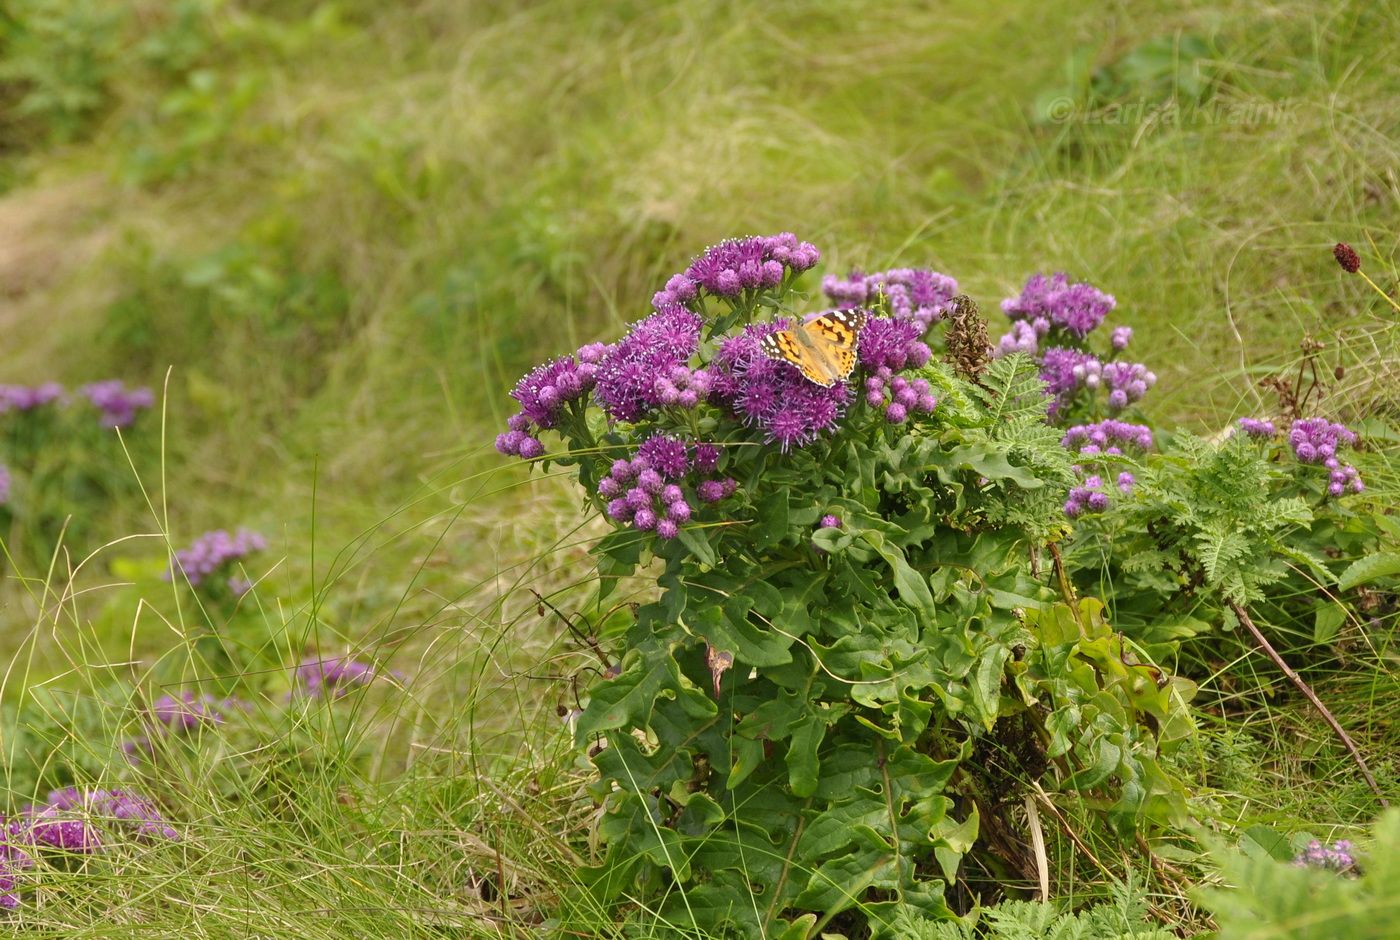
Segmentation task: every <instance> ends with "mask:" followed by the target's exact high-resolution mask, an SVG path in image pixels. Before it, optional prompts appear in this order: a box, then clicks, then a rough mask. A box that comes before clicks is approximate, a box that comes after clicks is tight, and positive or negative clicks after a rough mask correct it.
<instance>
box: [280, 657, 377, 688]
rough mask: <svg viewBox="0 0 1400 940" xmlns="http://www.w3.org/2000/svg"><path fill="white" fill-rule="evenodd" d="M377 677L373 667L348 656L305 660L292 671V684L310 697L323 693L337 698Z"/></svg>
mask: <svg viewBox="0 0 1400 940" xmlns="http://www.w3.org/2000/svg"><path fill="white" fill-rule="evenodd" d="M378 677H379V673H378V672H377V671H376V670H375V668H374V667H373V666H371V665H369V664H368V663H362V662H359V661H358V660H354V659H350V658H349V657H348V656H332V657H330V658H329V659H315V658H311V659H305V660H302V663H301V665H300V666H298V667H297V671H296V683H297V684H298V685H299V686H300V688H301V690H302V691H304V692H305V693H306V694H307V695H309V696H311V697H312V698H317V697H320V696H323V695H325V696H329V697H331V698H340V697H341V696H343V695H348V694H349V693H350V692H352V691H354V690H355V689H357V688H363V687H364V686H367V685H369V684H370V683H371V682H373V681H374V680H375V679H377V678H378Z"/></svg>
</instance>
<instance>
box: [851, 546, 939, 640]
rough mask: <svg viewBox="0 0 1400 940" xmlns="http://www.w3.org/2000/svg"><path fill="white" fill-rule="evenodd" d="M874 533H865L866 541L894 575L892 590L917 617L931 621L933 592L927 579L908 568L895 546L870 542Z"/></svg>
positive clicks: (933, 611)
mask: <svg viewBox="0 0 1400 940" xmlns="http://www.w3.org/2000/svg"><path fill="white" fill-rule="evenodd" d="M874 534H875V533H866V539H867V541H870V544H871V546H872V547H873V548H874V549H875V551H877V552H879V553H880V557H881V558H883V559H884V560H885V563H886V564H887V565H889V566H890V572H891V573H892V574H893V575H894V588H895V590H896V591H898V592H899V599H900V600H902V601H904V603H906V604H908V605H909V606H910V607H912V608H913V609H914V610H915V612H916V613H918V614H919V616H921V617H923V618H926V619H929V620H931V619H933V617H934V615H935V614H936V613H937V611H936V609H935V608H934V604H933V592H932V591H930V590H929V586H928V579H926V578H925V577H924V576H923V575H921V574H920V573H919V572H917V571H915V570H914V569H913V568H911V567H909V562H908V561H907V560H906V559H905V557H904V552H903V551H901V550H900V548H899V547H898V546H896V545H891V544H890V543H889V542H888V541H886V540H884V539H874V540H871V539H870V536H872V535H874Z"/></svg>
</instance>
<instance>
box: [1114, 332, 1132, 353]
mask: <svg viewBox="0 0 1400 940" xmlns="http://www.w3.org/2000/svg"><path fill="white" fill-rule="evenodd" d="M1109 338H1110V342H1111V344H1112V345H1113V348H1114V349H1116V350H1118V351H1119V352H1122V351H1123V350H1124V349H1127V348H1128V344H1129V343H1131V342H1132V341H1133V328H1132V327H1131V326H1115V327H1114V328H1113V332H1112V333H1110V334H1109Z"/></svg>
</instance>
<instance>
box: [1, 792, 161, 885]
mask: <svg viewBox="0 0 1400 940" xmlns="http://www.w3.org/2000/svg"><path fill="white" fill-rule="evenodd" d="M94 821H96V822H103V823H108V824H111V825H114V826H116V827H118V828H119V829H124V830H126V831H127V832H128V833H130V834H131V835H133V836H135V837H136V838H138V839H153V838H156V837H160V838H164V839H179V838H180V833H179V832H177V831H176V830H175V829H174V828H173V827H172V826H171V825H170V824H169V823H167V822H166V821H165V819H164V818H163V817H162V816H161V815H160V812H159V811H158V810H157V809H156V807H155V804H153V803H152V802H151V801H150V800H147V799H146V798H145V797H142V796H138V795H136V794H134V793H130V792H127V791H125V790H79V789H77V788H76V787H66V788H64V789H62V790H54V791H53V792H52V793H50V794H49V797H48V800H47V801H46V802H45V803H42V804H39V805H37V806H29V807H27V808H26V809H25V810H24V811H23V812H22V813H21V814H20V815H19V816H18V817H17V818H15V819H11V820H8V821H5V820H0V907H3V908H10V909H13V908H16V907H18V906H19V887H20V885H19V872H20V871H21V870H23V869H26V868H32V867H33V865H34V858H33V854H32V853H34V852H35V851H39V850H43V849H59V850H61V851H64V852H81V853H91V852H96V851H97V850H98V849H100V848H102V846H103V844H104V842H103V838H102V836H101V835H100V834H99V833H98V830H97V829H96V828H95V827H94V826H93V822H94Z"/></svg>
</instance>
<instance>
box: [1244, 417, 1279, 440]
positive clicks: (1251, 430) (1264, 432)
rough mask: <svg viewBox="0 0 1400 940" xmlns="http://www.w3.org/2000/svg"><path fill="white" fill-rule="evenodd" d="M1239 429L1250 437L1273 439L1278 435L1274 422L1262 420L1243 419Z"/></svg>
mask: <svg viewBox="0 0 1400 940" xmlns="http://www.w3.org/2000/svg"><path fill="white" fill-rule="evenodd" d="M1239 428H1240V430H1241V431H1242V432H1244V433H1245V434H1248V435H1249V436H1250V437H1273V436H1274V435H1275V434H1277V433H1278V428H1276V427H1274V423H1273V422H1272V421H1267V420H1264V419H1260V418H1241V419H1240V422H1239Z"/></svg>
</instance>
